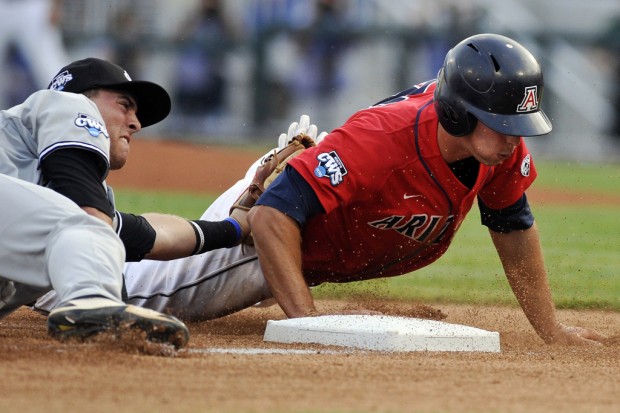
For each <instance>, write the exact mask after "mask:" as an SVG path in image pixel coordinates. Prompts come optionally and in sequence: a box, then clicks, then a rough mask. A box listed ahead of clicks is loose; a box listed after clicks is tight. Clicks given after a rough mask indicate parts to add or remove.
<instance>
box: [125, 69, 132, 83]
mask: <svg viewBox="0 0 620 413" xmlns="http://www.w3.org/2000/svg"><path fill="white" fill-rule="evenodd" d="M123 74H124V75H125V77H126V78H127V80H129V81H130V82H131V77H129V73H127V71H126V70H125V71H124V73H123Z"/></svg>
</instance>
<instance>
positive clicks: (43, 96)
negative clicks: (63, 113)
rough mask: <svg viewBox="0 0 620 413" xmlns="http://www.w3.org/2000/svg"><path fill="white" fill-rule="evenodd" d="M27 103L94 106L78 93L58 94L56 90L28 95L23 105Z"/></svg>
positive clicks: (40, 91)
mask: <svg viewBox="0 0 620 413" xmlns="http://www.w3.org/2000/svg"><path fill="white" fill-rule="evenodd" d="M27 102H36V103H39V104H41V103H50V104H51V103H53V104H58V103H59V102H63V103H69V104H70V103H74V104H79V105H83V104H85V103H86V104H89V105H94V103H93V102H92V101H91V100H90V99H89V98H87V97H86V96H84V95H82V94H79V93H69V92H60V91H58V90H49V89H43V90H39V91H36V92H34V93H33V94H32V95H30V96H29V97H28V98H27V99H26V101H25V102H24V103H27Z"/></svg>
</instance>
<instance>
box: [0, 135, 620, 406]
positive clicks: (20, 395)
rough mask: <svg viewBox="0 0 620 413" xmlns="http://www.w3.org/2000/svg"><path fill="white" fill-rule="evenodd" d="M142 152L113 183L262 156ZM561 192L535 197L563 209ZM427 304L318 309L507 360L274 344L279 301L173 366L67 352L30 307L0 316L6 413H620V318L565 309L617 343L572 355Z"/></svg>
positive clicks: (160, 179) (506, 325) (82, 348)
mask: <svg viewBox="0 0 620 413" xmlns="http://www.w3.org/2000/svg"><path fill="white" fill-rule="evenodd" d="M132 151H133V154H132V156H131V157H130V161H129V164H128V165H127V167H126V169H124V170H123V171H122V172H121V173H118V172H114V173H113V174H112V175H111V176H110V179H109V182H110V183H111V184H112V185H113V186H115V187H133V188H143V189H160V188H164V189H171V190H181V191H195V190H199V191H204V192H222V191H223V190H224V189H226V188H227V187H228V186H229V185H230V184H232V183H234V182H235V181H236V180H237V179H238V178H239V177H241V176H242V175H243V174H244V173H245V170H246V168H247V166H248V165H250V164H251V163H252V162H253V161H254V160H255V159H256V158H257V156H258V155H260V152H259V151H245V152H240V151H238V150H232V151H231V150H227V149H224V148H202V147H196V146H192V145H187V144H177V143H171V142H152V141H140V140H136V141H134V142H132ZM177 160H178V161H181V164H177V163H175V162H174V161H177ZM190 166H191V167H190ZM552 195H553V194H549V193H548V192H547V193H546V194H545V197H543V194H537V193H536V192H534V194H533V198H538V199H537V200H536V201H535V202H539V201H540V202H561V196H557V197H553V196H552ZM601 201H602V202H605V203H610V205H619V204H615V202H616V201H617V199H616V198H614V197H603V198H599V199H598V201H595V202H601ZM590 202H592V201H590ZM427 304H430V305H426V304H421V303H403V302H390V303H385V302H383V303H376V302H352V301H350V302H345V301H319V302H318V305H319V308H320V309H321V310H323V311H338V310H339V309H343V308H351V307H354V308H370V309H377V310H381V311H383V312H384V313H385V314H389V315H403V316H417V317H422V318H434V319H444V321H447V322H451V323H457V324H465V325H470V326H474V327H479V328H483V329H487V330H492V331H499V332H500V337H501V346H502V351H501V353H499V354H494V353H431V352H416V353H380V352H364V351H343V350H342V349H339V348H333V347H332V348H324V347H317V346H309V345H303V346H302V345H284V344H275V343H265V342H263V341H262V336H263V332H264V329H265V325H266V322H267V320H269V319H282V318H284V315H283V313H282V312H281V310H280V309H279V308H278V307H277V306H274V307H269V308H251V309H247V310H244V311H242V312H239V313H237V314H234V315H231V316H228V317H224V318H221V319H218V320H213V321H208V322H202V323H190V324H189V328H190V331H191V334H192V338H191V340H190V344H189V346H188V348H187V349H185V350H182V351H179V352H176V353H174V352H170V353H168V356H166V357H163V356H156V355H145V354H139V353H136V352H135V351H131V350H129V349H117V348H114V347H112V346H110V345H109V343H106V342H92V343H87V344H77V343H58V342H56V341H53V340H51V339H50V338H48V337H47V335H46V329H45V317H44V316H42V315H40V314H38V313H34V312H32V311H30V310H28V309H27V308H22V309H20V310H19V311H17V312H16V313H14V314H12V315H11V316H9V317H8V318H6V319H3V320H1V321H0V377H2V378H3V379H2V384H1V385H0V411H2V412H5V411H6V412H46V413H54V412H77V411H80V412H81V411H89V412H93V413H96V412H115V413H122V412H166V413H171V412H610V413H611V412H618V411H620V367H619V366H620V313H618V312H605V311H569V310H561V311H559V312H558V313H559V318H560V320H561V321H562V322H565V323H567V324H572V325H577V326H587V327H591V328H594V329H597V330H598V331H600V332H601V333H604V334H607V335H608V336H609V337H610V338H609V340H608V341H607V342H606V343H605V345H603V346H596V347H594V346H592V347H559V346H547V345H544V344H543V343H542V342H541V340H540V339H539V338H538V337H537V336H536V334H535V333H534V332H533V330H532V329H531V327H530V326H529V323H528V322H527V320H526V319H525V317H524V316H523V313H522V312H521V310H520V309H519V308H517V307H489V306H456V305H447V304H433V303H427ZM276 350H277V351H279V352H281V353H285V354H280V353H275V351H276ZM292 350H294V351H296V352H293V351H292Z"/></svg>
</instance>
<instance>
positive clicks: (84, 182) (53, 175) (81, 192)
mask: <svg viewBox="0 0 620 413" xmlns="http://www.w3.org/2000/svg"><path fill="white" fill-rule="evenodd" d="M105 171H107V169H106V167H105V165H104V162H103V161H102V159H101V158H100V157H99V156H97V155H96V154H95V152H91V151H86V150H82V149H74V148H63V149H59V150H56V151H53V152H52V153H50V154H49V155H48V156H46V157H45V158H44V159H43V161H42V162H41V176H42V180H43V182H42V184H43V185H45V186H46V187H48V188H50V189H53V190H54V191H56V192H58V193H59V194H61V195H64V196H66V197H67V198H69V199H70V200H72V201H73V202H75V203H76V204H77V205H79V206H80V207H85V206H88V207H93V208H96V209H98V210H99V211H101V212H103V213H105V214H106V215H108V216H109V217H113V216H114V206H113V205H112V202H111V201H110V200H109V199H108V196H107V192H106V189H105V187H104V185H103V174H104V173H105Z"/></svg>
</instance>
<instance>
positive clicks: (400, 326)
mask: <svg viewBox="0 0 620 413" xmlns="http://www.w3.org/2000/svg"><path fill="white" fill-rule="evenodd" d="M264 341H271V342H277V343H315V344H322V345H334V346H344V347H352V348H358V349H364V350H380V351H480V352H494V353H497V352H499V351H500V344H499V333H497V332H493V331H486V330H481V329H479V328H474V327H468V326H464V325H459V324H449V323H444V322H442V321H434V320H423V319H418V318H407V317H393V316H382V315H326V316H320V317H302V318H291V319H287V320H277V321H274V320H269V321H267V328H266V329H265V336H264Z"/></svg>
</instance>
